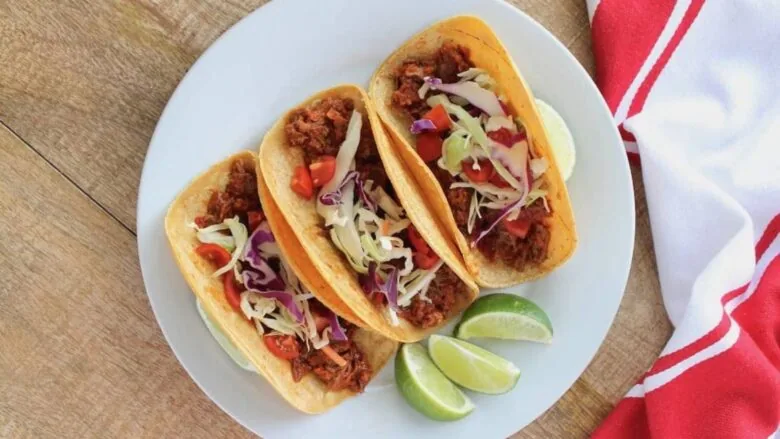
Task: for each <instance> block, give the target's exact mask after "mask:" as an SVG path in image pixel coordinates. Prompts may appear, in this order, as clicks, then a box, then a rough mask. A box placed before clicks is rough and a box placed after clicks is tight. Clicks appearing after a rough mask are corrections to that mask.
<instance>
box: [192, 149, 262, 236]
mask: <svg viewBox="0 0 780 439" xmlns="http://www.w3.org/2000/svg"><path fill="white" fill-rule="evenodd" d="M259 209H260V198H259V197H258V195H257V176H256V174H255V168H254V165H252V164H247V163H244V162H242V161H240V160H238V161H235V162H233V165H232V167H231V169H230V176H229V177H228V183H227V185H226V186H225V190H224V191H221V192H220V191H214V192H212V193H211V198H209V202H208V205H207V207H206V214H205V215H201V216H199V217H197V218H195V224H197V225H198V227H201V228H203V227H208V226H210V225H213V224H219V223H221V222H222V221H225V219H227V218H233V217H234V216H236V215H238V217H239V219H240V220H241V221H242V222H243V223H244V224H245V225H246V224H247V212H249V211H253V210H259Z"/></svg>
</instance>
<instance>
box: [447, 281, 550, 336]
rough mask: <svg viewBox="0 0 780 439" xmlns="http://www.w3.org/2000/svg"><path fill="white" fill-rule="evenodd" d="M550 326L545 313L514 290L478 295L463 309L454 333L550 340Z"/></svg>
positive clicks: (457, 334) (458, 334)
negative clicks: (511, 291) (477, 297)
mask: <svg viewBox="0 0 780 439" xmlns="http://www.w3.org/2000/svg"><path fill="white" fill-rule="evenodd" d="M552 336H553V328H552V323H550V318H549V317H547V314H545V312H544V311H543V310H542V309H541V308H539V307H538V306H537V305H536V304H535V303H533V302H531V301H530V300H528V299H526V298H523V297H520V296H515V295H514V294H506V293H497V294H490V295H487V296H482V297H480V298H479V299H477V301H476V302H474V303H472V304H471V306H470V307H469V308H468V309H467V310H466V312H464V313H463V318H462V319H461V320H460V323H458V326H456V327H455V337H458V338H460V339H464V340H468V339H470V338H474V337H484V338H503V339H507V340H529V341H537V342H541V343H550V342H551V341H552Z"/></svg>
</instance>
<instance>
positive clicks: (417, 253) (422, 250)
mask: <svg viewBox="0 0 780 439" xmlns="http://www.w3.org/2000/svg"><path fill="white" fill-rule="evenodd" d="M407 235H408V236H409V241H410V242H411V243H412V247H414V256H413V259H414V263H415V264H416V265H417V266H418V267H420V268H422V269H423V270H427V269H429V268H431V267H433V266H434V265H436V263H437V262H439V256H438V255H436V252H434V251H433V250H432V249H431V247H430V246H429V245H428V243H427V242H425V239H423V237H422V236H421V235H420V232H418V231H417V229H416V228H415V227H414V226H409V228H408V229H407Z"/></svg>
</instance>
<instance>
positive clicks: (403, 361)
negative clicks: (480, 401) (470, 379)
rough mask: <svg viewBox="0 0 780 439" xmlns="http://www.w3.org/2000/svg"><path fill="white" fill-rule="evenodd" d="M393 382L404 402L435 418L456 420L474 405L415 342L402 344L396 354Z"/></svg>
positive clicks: (467, 412)
mask: <svg viewBox="0 0 780 439" xmlns="http://www.w3.org/2000/svg"><path fill="white" fill-rule="evenodd" d="M395 382H396V384H398V390H400V391H401V394H402V395H403V396H404V398H405V399H406V402H408V403H409V405H411V406H412V407H414V408H415V409H416V410H417V411H419V412H420V413H422V414H424V415H425V416H427V417H429V418H431V419H435V420H437V421H456V420H458V419H461V418H463V417H464V416H466V415H468V414H469V413H471V411H472V410H474V404H473V403H472V402H471V400H470V399H469V398H468V396H466V395H465V394H464V393H463V392H462V391H461V390H460V389H458V388H457V387H455V385H454V384H452V382H451V381H450V380H448V379H447V377H445V376H444V374H443V373H441V371H440V370H439V369H437V368H436V365H435V364H433V361H431V359H430V357H428V354H427V353H426V352H425V348H423V347H422V346H420V345H419V344H418V343H414V344H405V345H403V346H401V349H400V350H399V351H398V355H396V356H395Z"/></svg>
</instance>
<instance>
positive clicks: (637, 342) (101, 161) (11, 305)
mask: <svg viewBox="0 0 780 439" xmlns="http://www.w3.org/2000/svg"><path fill="white" fill-rule="evenodd" d="M386 1H392V0H386ZM265 2H266V1H265V0H229V1H224V0H176V1H161V0H133V1H127V0H96V1H85V0H61V1H58V0H43V1H38V0H14V1H13V2H10V1H6V0H0V176H2V177H0V233H2V236H3V237H4V238H3V239H2V240H0V282H1V283H0V285H2V287H0V334H1V336H0V395H2V398H0V437H14V438H15V437H49V436H57V437H63V436H64V437H138V436H142V437H170V436H187V437H213V436H220V437H248V436H250V434H249V433H248V432H247V431H246V430H244V429H243V428H242V427H240V426H239V425H238V424H236V423H235V422H233V421H231V420H230V418H229V417H228V416H227V415H225V414H224V413H223V412H222V411H221V410H219V409H218V408H217V407H216V406H215V405H214V404H213V403H211V402H209V401H208V399H207V398H206V397H205V396H204V395H203V393H202V392H201V391H200V390H199V389H198V388H197V387H196V386H195V385H194V384H193V382H192V381H191V380H190V378H189V377H188V376H187V374H186V373H185V372H184V371H183V369H182V368H181V366H180V365H179V364H178V362H177V361H176V359H175V358H174V357H173V355H172V353H171V351H170V348H169V347H168V346H167V344H166V343H165V341H164V339H163V338H162V336H161V334H160V331H159V329H158V327H157V324H156V322H155V320H154V317H153V315H152V313H151V310H150V308H149V306H148V301H147V299H146V296H145V293H144V290H143V285H142V282H141V277H140V270H139V268H138V262H137V255H136V245H135V237H134V236H133V232H134V230H135V218H134V215H135V198H136V194H137V185H138V178H139V176H140V172H141V166H142V162H143V157H144V155H145V153H146V148H147V145H148V142H149V139H150V137H151V134H152V131H153V129H154V125H155V124H156V121H157V119H158V118H159V116H160V114H161V112H162V109H163V107H164V105H165V103H166V102H167V100H168V97H169V95H170V93H171V92H172V91H173V89H174V88H175V86H176V84H177V83H178V82H179V80H180V79H181V77H182V76H183V75H184V73H185V72H186V71H187V69H189V66H190V65H191V64H192V62H193V61H194V60H195V59H196V58H197V56H198V55H199V54H200V53H202V52H203V50H205V48H206V47H208V45H209V44H211V42H213V40H214V39H215V38H216V37H217V36H219V35H220V34H221V33H222V32H223V31H224V30H225V29H227V28H228V27H230V26H231V25H232V24H233V23H235V22H236V21H237V20H238V19H240V18H241V17H243V16H244V15H246V14H247V13H248V12H249V11H251V10H253V9H255V8H256V7H258V6H260V5H262V4H263V3H265ZM509 2H510V3H512V4H513V5H515V6H517V7H519V8H520V9H522V10H524V11H525V12H526V13H528V14H529V15H531V16H532V17H534V18H535V19H536V20H538V21H539V22H540V23H541V24H542V25H544V26H545V27H547V28H548V29H549V30H550V31H551V32H552V33H553V34H554V35H556V36H557V37H558V39H560V40H561V41H562V42H563V43H564V44H565V45H566V46H567V47H569V49H570V50H571V51H572V53H573V54H574V55H575V56H576V57H577V58H578V59H579V60H580V62H582V63H583V65H584V66H585V68H586V69H587V70H588V71H590V72H593V58H592V53H591V48H590V32H589V27H588V19H587V14H586V11H585V5H584V1H582V0H509ZM3 124H5V125H6V126H7V127H10V128H11V129H12V130H13V132H11V131H10V130H9V129H7V128H6V127H5V126H3ZM14 133H16V134H18V135H19V137H16V135H15V134H14ZM632 171H633V174H634V186H635V188H636V209H637V228H636V247H635V249H634V259H633V265H632V270H631V274H630V278H629V281H628V285H627V288H626V294H625V297H624V299H623V302H622V304H621V307H620V311H619V313H618V315H617V318H616V319H615V322H614V323H613V325H612V328H611V330H610V332H609V334H608V336H607V339H606V340H605V342H604V344H603V345H602V347H601V349H600V350H599V351H598V353H597V354H596V356H595V358H594V359H593V361H592V362H591V364H590V366H589V367H588V369H587V370H586V371H585V373H584V374H583V375H582V377H581V378H580V379H579V380H578V381H577V382H576V383H575V384H574V386H573V387H572V388H571V389H570V390H569V391H568V392H567V393H566V394H565V395H564V396H563V397H562V398H561V400H560V401H559V402H558V403H557V404H556V405H555V406H554V407H552V408H550V409H549V410H548V411H547V412H546V413H545V414H544V415H543V416H541V417H540V418H539V419H537V420H536V421H535V422H534V423H532V424H531V425H529V426H528V427H527V428H525V429H524V430H523V431H521V432H519V433H518V434H516V435H515V436H514V437H517V438H540V437H543V438H570V437H584V436H587V435H588V434H589V433H590V432H591V431H592V430H593V429H594V428H595V427H596V426H597V425H598V424H599V423H600V422H601V421H602V420H603V419H604V417H605V416H606V415H607V414H608V413H609V411H610V410H611V409H612V407H613V406H614V404H615V403H616V402H617V401H619V400H620V398H621V397H622V395H623V394H624V393H625V392H626V391H627V390H628V389H629V388H630V387H631V386H632V385H633V384H634V383H635V381H636V379H637V378H638V377H639V376H641V374H642V373H644V372H645V371H646V370H647V368H648V367H649V366H650V365H651V364H652V362H653V360H654V359H655V357H656V356H657V355H658V353H659V352H660V350H661V348H662V347H663V345H664V344H665V342H666V340H667V339H668V337H669V334H670V332H671V325H670V324H669V322H668V320H667V318H666V314H665V312H664V309H663V305H662V302H661V298H660V293H659V285H658V281H657V273H656V267H655V262H654V253H653V249H652V239H651V234H650V227H649V221H648V216H647V204H646V200H645V197H644V192H643V185H642V182H641V175H640V173H639V171H638V169H636V168H635V169H633V170H632Z"/></svg>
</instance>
